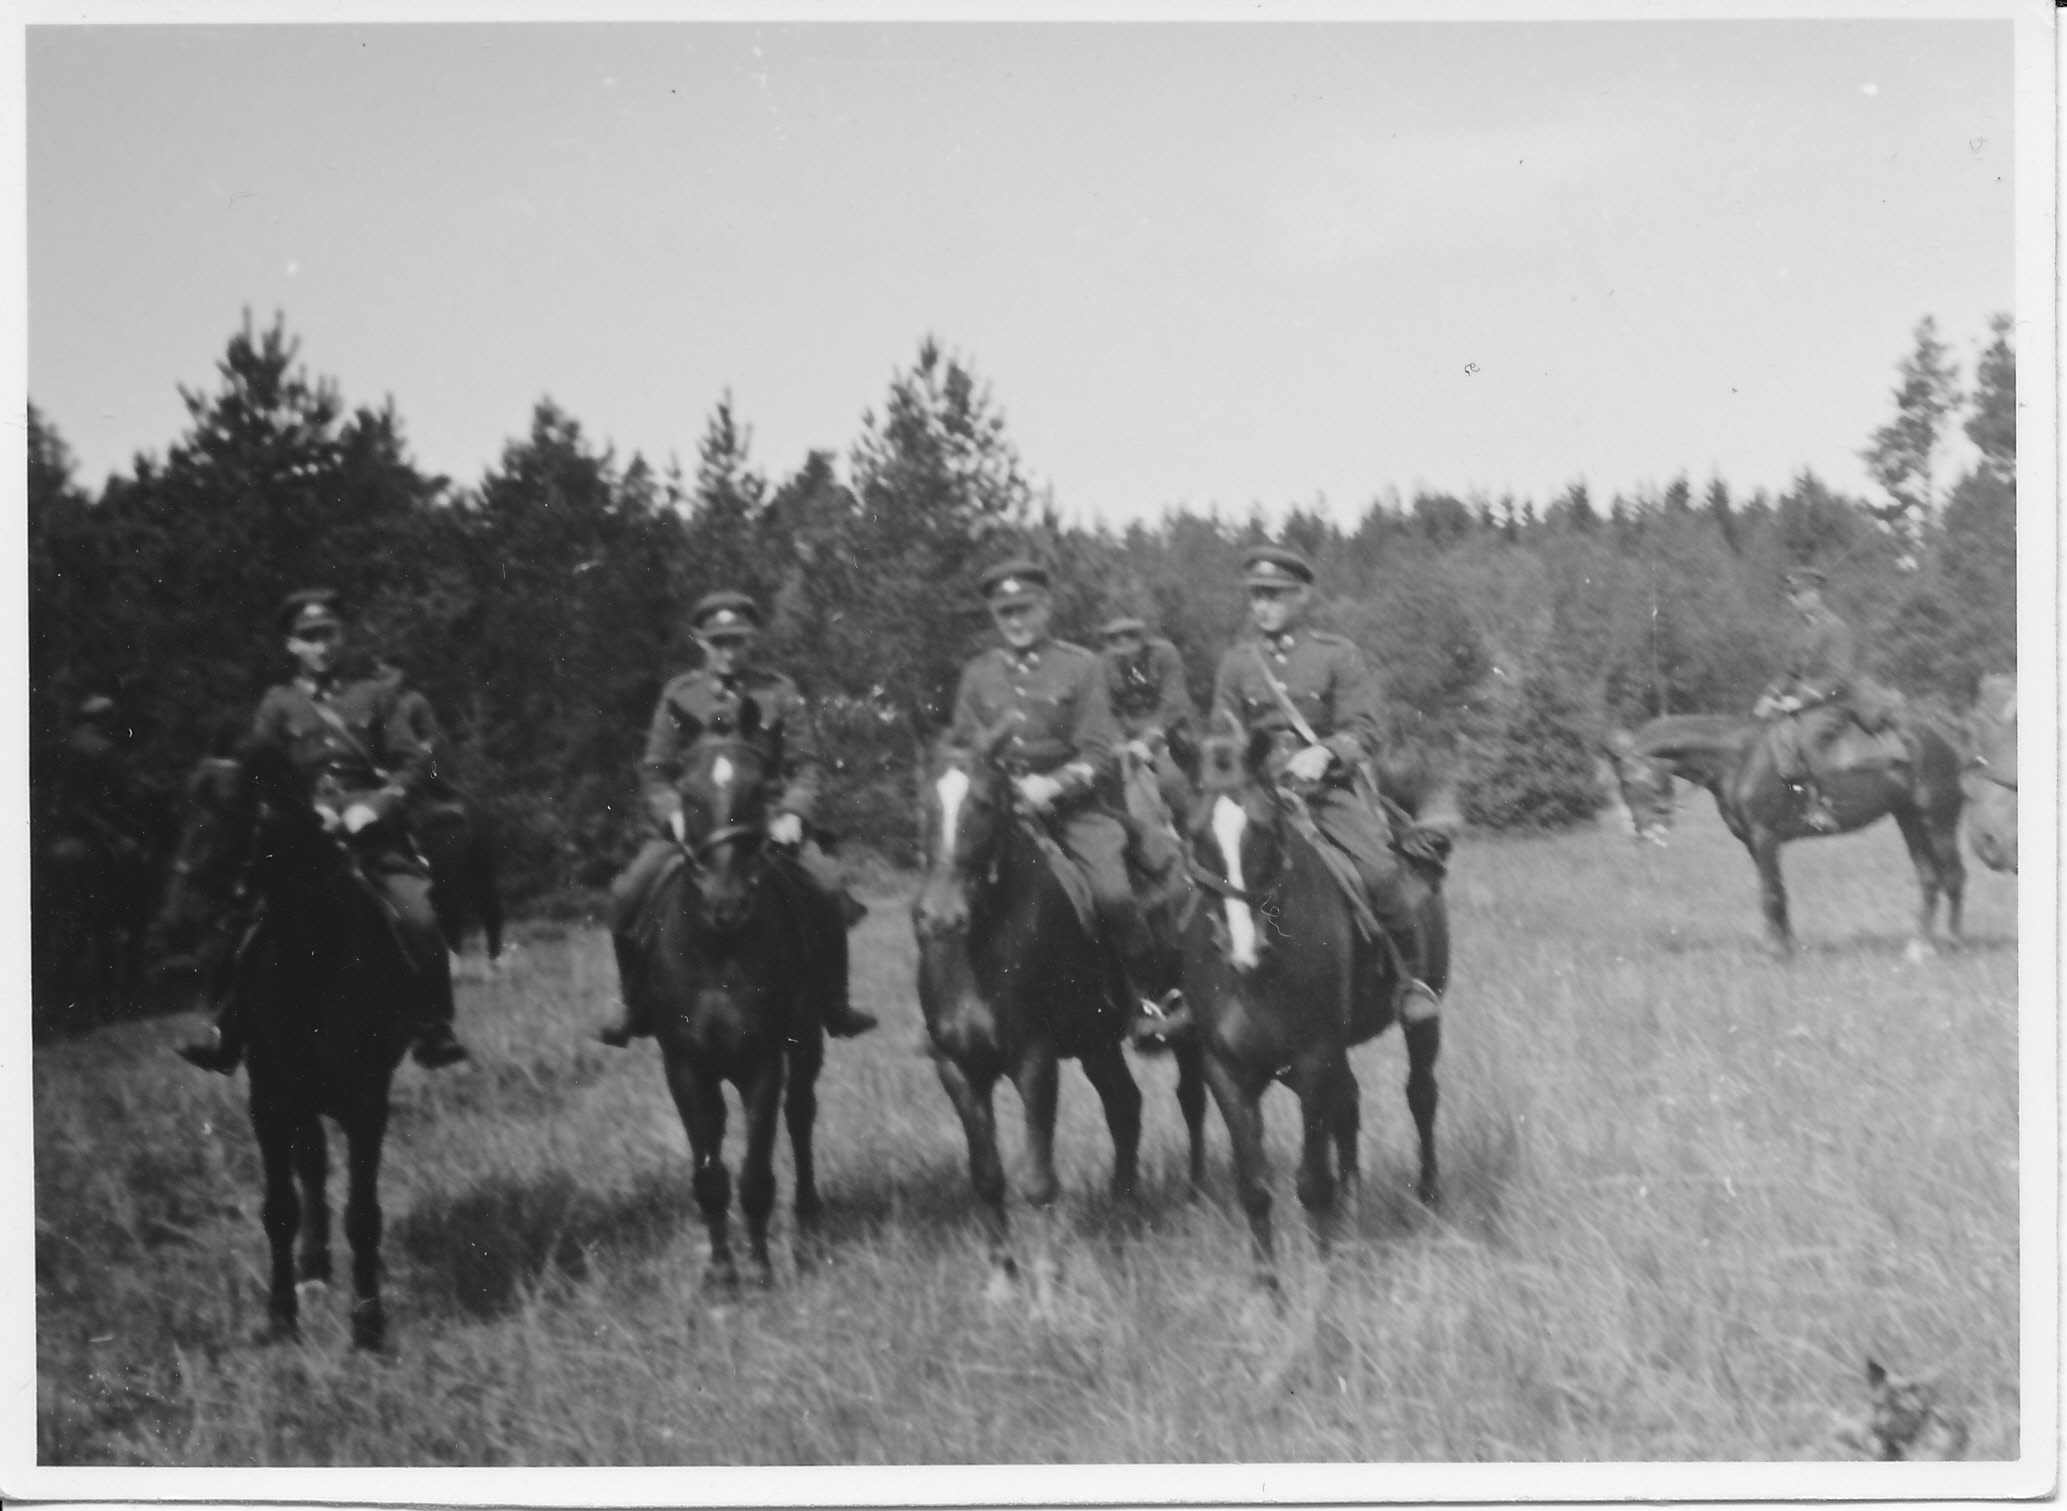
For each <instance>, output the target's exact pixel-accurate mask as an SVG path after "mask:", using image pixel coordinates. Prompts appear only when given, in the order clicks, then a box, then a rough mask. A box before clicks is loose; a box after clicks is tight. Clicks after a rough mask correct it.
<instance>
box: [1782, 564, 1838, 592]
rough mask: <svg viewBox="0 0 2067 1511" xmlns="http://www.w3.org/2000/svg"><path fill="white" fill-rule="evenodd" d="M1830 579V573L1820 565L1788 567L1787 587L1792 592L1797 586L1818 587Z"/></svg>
mask: <svg viewBox="0 0 2067 1511" xmlns="http://www.w3.org/2000/svg"><path fill="white" fill-rule="evenodd" d="M1829 580H1830V574H1829V573H1828V572H1826V571H1824V570H1823V569H1822V568H1821V567H1789V568H1788V569H1787V587H1788V591H1790V592H1792V591H1794V590H1795V589H1797V588H1820V587H1822V586H1823V584H1824V583H1826V582H1828V581H1829Z"/></svg>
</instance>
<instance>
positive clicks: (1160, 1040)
mask: <svg viewBox="0 0 2067 1511" xmlns="http://www.w3.org/2000/svg"><path fill="white" fill-rule="evenodd" d="M1191 1027H1192V1019H1191V1004H1190V1003H1188V1002H1186V1001H1185V1000H1184V993H1182V992H1180V991H1178V990H1176V989H1175V988H1172V989H1171V990H1170V991H1167V992H1165V993H1163V998H1162V1000H1161V1001H1160V1002H1157V1001H1154V1000H1152V999H1151V998H1148V997H1143V998H1142V999H1141V1006H1140V1009H1139V1011H1137V1012H1136V1013H1135V1014H1134V1021H1133V1022H1132V1023H1130V1024H1128V1025H1127V1037H1128V1038H1130V1039H1132V1040H1133V1041H1134V1043H1135V1044H1136V1045H1137V1046H1146V1047H1150V1048H1160V1047H1162V1046H1164V1045H1167V1044H1168V1043H1170V1041H1171V1040H1173V1039H1176V1038H1178V1037H1179V1036H1180V1035H1183V1034H1186V1033H1189V1032H1190V1031H1191Z"/></svg>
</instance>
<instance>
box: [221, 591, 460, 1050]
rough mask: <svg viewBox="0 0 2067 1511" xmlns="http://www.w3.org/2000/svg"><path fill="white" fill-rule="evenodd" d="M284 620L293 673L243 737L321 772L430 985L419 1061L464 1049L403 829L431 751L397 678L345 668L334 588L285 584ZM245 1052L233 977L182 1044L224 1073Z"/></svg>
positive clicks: (333, 805)
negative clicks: (200, 1032) (356, 674)
mask: <svg viewBox="0 0 2067 1511" xmlns="http://www.w3.org/2000/svg"><path fill="white" fill-rule="evenodd" d="M279 624H280V628H281V630H282V631H283V632H284V633H285V635H286V637H287V651H288V654H289V655H290V656H292V657H293V658H294V661H295V665H296V671H295V675H294V677H293V678H292V680H290V681H287V682H283V683H281V684H279V685H278V686H276V687H273V688H270V689H268V690H267V692H266V695H265V696H264V697H263V698H262V699H260V700H259V705H258V712H257V713H256V714H255V715H254V716H253V719H252V723H251V730H250V733H249V734H248V735H246V737H245V748H246V749H247V750H248V749H250V748H253V747H256V746H277V747H281V748H284V749H285V750H286V752H287V754H288V756H289V757H290V758H291V759H292V760H293V762H294V764H295V766H296V768H297V769H299V770H301V771H303V772H305V773H307V774H309V775H310V776H311V777H312V778H313V786H312V788H311V796H312V797H313V798H314V800H315V803H316V807H317V811H318V812H319V813H321V814H322V815H323V821H324V823H325V824H326V825H327V826H330V827H334V828H336V829H337V830H339V831H341V832H342V833H343V834H344V835H345V836H346V842H347V843H348V844H349V845H350V846H351V850H352V854H353V856H354V857H355V858H356V859H357V861H358V863H359V865H360V868H361V869H362V870H363V871H364V872H365V874H366V876H367V878H368V879H369V880H370V881H371V882H372V883H373V884H374V886H375V887H376V888H377V889H378V890H379V892H380V894H381V896H382V898H383V899H384V900H385V901H386V903H387V905H388V906H389V908H390V909H392V910H393V913H394V918H395V924H396V932H397V933H398V934H399V935H400V936H401V940H402V943H403V946H404V948H405V949H407V950H408V952H409V955H410V959H411V961H412V962H413V964H414V965H415V967H416V969H417V971H418V972H419V973H420V974H421V975H422V977H423V979H424V984H425V987H426V991H425V992H424V994H423V999H422V1000H423V1001H424V1004H425V1009H426V1011H425V1016H424V1019H423V1021H422V1022H421V1023H420V1024H419V1025H418V1027H417V1032H416V1042H415V1044H414V1046H413V1053H414V1055H415V1058H416V1060H417V1063H418V1064H421V1065H426V1066H430V1067H432V1068H436V1067H439V1066H444V1065H450V1064H453V1063H454V1062H456V1061H459V1060H463V1059H465V1058H466V1053H467V1052H466V1049H465V1048H464V1047H463V1046H462V1045H461V1044H460V1042H459V1041H458V1040H457V1039H456V1038H454V1037H453V1033H452V1016H453V1002H452V972H451V966H450V962H449V961H448V960H447V959H446V955H445V938H444V936H443V935H442V934H441V933H440V932H439V931H438V920H437V917H436V915H435V914H433V913H432V911H431V899H430V886H431V879H430V872H429V869H428V868H427V867H426V866H425V865H424V863H423V858H422V857H421V856H420V855H418V854H417V853H416V848H415V846H414V845H412V844H411V843H410V841H409V836H408V833H407V829H406V814H407V809H408V805H409V802H410V799H411V798H412V797H413V796H414V795H415V792H416V790H417V788H418V786H419V785H420V784H421V783H422V781H423V779H424V773H425V768H426V765H427V762H428V755H427V753H426V752H425V751H424V749H423V747H422V746H421V745H419V744H418V743H417V741H416V738H415V736H414V735H413V734H412V733H411V731H410V729H409V726H408V725H407V723H405V722H404V721H403V720H402V719H401V718H400V717H398V713H397V700H396V697H395V693H394V690H393V689H392V688H391V687H389V686H387V685H386V684H384V683H382V682H379V681H377V680H375V679H373V678H371V677H363V678H348V677H344V676H341V675H340V674H339V666H340V664H341V663H340V658H341V656H342V654H343V651H344V624H343V622H342V620H341V619H340V618H339V616H338V609H337V595H336V594H335V593H334V592H332V591H331V590H329V589H328V588H309V589H305V590H303V591H301V592H298V593H292V594H290V595H288V597H287V599H286V601H285V602H283V603H282V604H281V605H280V610H279ZM243 1052H244V1028H243V1023H242V1016H241V1014H240V1012H239V1003H238V997H237V993H236V992H235V990H234V989H233V987H232V989H230V990H228V991H227V992H226V993H225V994H224V1002H223V1006H222V1008H221V1010H220V1012H219V1014H218V1016H217V1020H216V1025H215V1028H214V1030H213V1031H212V1032H211V1033H210V1034H209V1035H208V1036H207V1037H206V1038H205V1039H202V1040H200V1041H197V1042H195V1043H192V1044H187V1045H184V1046H182V1047H181V1049H180V1053H181V1054H182V1055H184V1056H185V1057H186V1058H187V1059H189V1060H191V1061H192V1062H193V1063H194V1064H196V1065H199V1066H200V1067H201V1068H202V1069H204V1070H214V1071H220V1072H221V1073H222V1074H224V1075H228V1074H229V1073H230V1072H231V1071H233V1070H235V1069H236V1067H237V1062H238V1060H239V1059H240V1058H241V1057H242V1055H243Z"/></svg>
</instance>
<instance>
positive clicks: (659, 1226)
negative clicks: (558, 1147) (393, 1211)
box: [390, 1170, 696, 1319]
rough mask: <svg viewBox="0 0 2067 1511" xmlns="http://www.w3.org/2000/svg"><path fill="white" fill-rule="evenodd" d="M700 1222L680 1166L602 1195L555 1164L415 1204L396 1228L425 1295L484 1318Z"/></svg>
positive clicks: (657, 1246) (656, 1248)
mask: <svg viewBox="0 0 2067 1511" xmlns="http://www.w3.org/2000/svg"><path fill="white" fill-rule="evenodd" d="M695 1219H696V1201H695V1197H694V1196H693V1195H692V1193H691V1191H690V1189H689V1182H688V1181H686V1180H684V1179H682V1178H681V1176H680V1174H679V1173H678V1172H675V1171H658V1170H656V1171H651V1172H648V1173H645V1174H642V1175H641V1176H640V1177H639V1178H638V1179H637V1180H635V1181H634V1182H633V1183H632V1185H631V1187H630V1188H629V1189H628V1190H618V1191H609V1192H596V1191H590V1190H587V1189H585V1188H584V1187H583V1186H582V1185H581V1184H580V1183H579V1182H577V1181H576V1180H575V1179H574V1178H573V1177H572V1176H571V1175H568V1174H567V1173H566V1172H564V1171H557V1170H556V1171H552V1172H549V1173H547V1174H544V1175H541V1176H538V1177H536V1178H533V1179H529V1180H511V1179H500V1178H499V1179H491V1180H487V1181H483V1182H481V1183H480V1184H478V1185H476V1186H473V1187H470V1188H469V1189H467V1190H466V1191H463V1192H459V1193H456V1194H454V1195H450V1196H434V1197H430V1198H428V1199H426V1200H423V1201H419V1202H418V1203H417V1204H416V1205H415V1206H414V1207H412V1208H411V1209H410V1210H409V1211H408V1212H407V1213H405V1214H404V1215H403V1216H402V1217H401V1218H400V1219H399V1220H397V1221H396V1222H395V1223H394V1224H393V1226H392V1228H391V1230H390V1232H391V1236H392V1239H393V1243H394V1248H395V1250H396V1251H397V1252H399V1253H400V1254H402V1255H403V1256H405V1257H406V1258H407V1260H408V1262H409V1263H410V1265H411V1266H412V1267H413V1268H414V1269H415V1271H416V1272H417V1274H416V1276H415V1278H414V1282H413V1283H414V1284H415V1285H416V1286H417V1288H418V1289H419V1290H420V1291H421V1292H422V1293H423V1294H424V1295H425V1297H426V1299H427V1300H440V1299H442V1300H443V1301H444V1302H446V1303H448V1304H449V1305H450V1306H451V1307H452V1308H453V1309H454V1310H456V1311H459V1312H461V1313H464V1314H465V1315H467V1316H470V1317H475V1318H480V1319H487V1318H492V1317H497V1316H501V1315H503V1314H505V1313H507V1312H509V1311H511V1310H512V1309H513V1308H515V1307H516V1306H517V1305H519V1304H520V1302H521V1301H522V1299H523V1297H524V1295H525V1294H526V1293H527V1292H528V1291H530V1290H531V1289H533V1288H534V1287H536V1286H538V1285H539V1284H541V1283H544V1282H547V1281H550V1280H551V1279H553V1278H555V1277H560V1278H565V1279H569V1280H579V1279H582V1278H584V1277H585V1276H587V1275H588V1273H589V1270H590V1264H591V1260H592V1259H593V1258H599V1257H601V1256H604V1255H609V1256H611V1257H612V1258H613V1259H616V1260H619V1261H622V1260H627V1259H637V1258H641V1257H645V1256H649V1255H652V1254H656V1253H658V1252H660V1251H661V1250H662V1249H664V1248H666V1247H667V1246H668V1245H669V1244H670V1243H672V1242H673V1241H674V1240H675V1238H676V1237H677V1236H678V1235H679V1234H680V1233H681V1232H682V1230H683V1228H684V1226H685V1225H688V1224H690V1223H693V1222H694V1221H695Z"/></svg>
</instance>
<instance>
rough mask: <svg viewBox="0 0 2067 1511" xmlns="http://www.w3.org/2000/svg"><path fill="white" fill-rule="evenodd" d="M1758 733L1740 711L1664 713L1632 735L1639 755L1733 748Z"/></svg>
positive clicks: (1755, 727) (1721, 750) (1718, 750)
mask: <svg viewBox="0 0 2067 1511" xmlns="http://www.w3.org/2000/svg"><path fill="white" fill-rule="evenodd" d="M1757 732H1758V726H1757V725H1756V724H1754V723H1752V722H1751V721H1750V720H1748V719H1745V718H1743V717H1741V716H1739V715H1737V714H1662V715H1660V716H1659V717H1658V718H1655V719H1653V720H1651V722H1650V723H1648V724H1645V725H1643V726H1641V727H1640V728H1638V729H1636V730H1635V731H1634V732H1633V733H1632V734H1631V735H1630V741H1631V744H1632V747H1633V748H1634V749H1635V751H1636V753H1637V754H1638V755H1640V756H1680V755H1691V754H1695V753H1697V752H1725V751H1734V750H1737V749H1739V748H1741V747H1742V746H1743V744H1744V743H1745V742H1746V741H1747V740H1749V739H1751V738H1752V737H1753V736H1754V735H1755V734H1756V733H1757Z"/></svg>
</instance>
